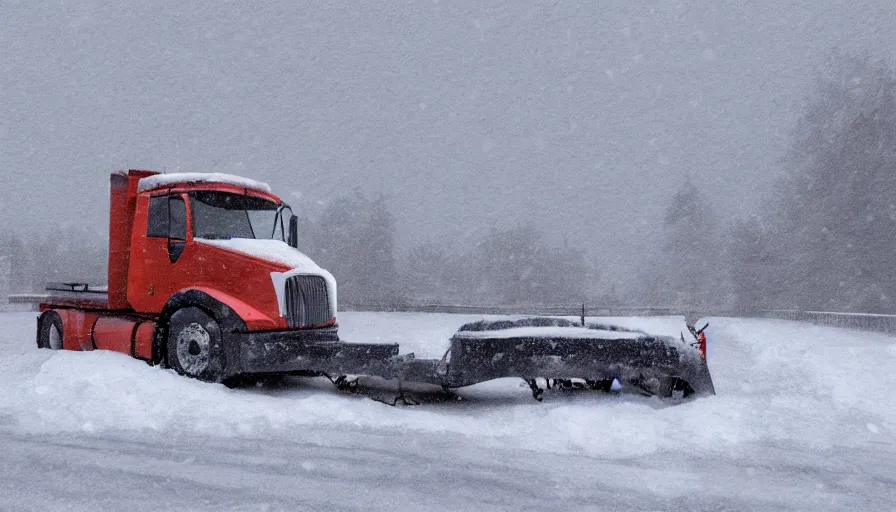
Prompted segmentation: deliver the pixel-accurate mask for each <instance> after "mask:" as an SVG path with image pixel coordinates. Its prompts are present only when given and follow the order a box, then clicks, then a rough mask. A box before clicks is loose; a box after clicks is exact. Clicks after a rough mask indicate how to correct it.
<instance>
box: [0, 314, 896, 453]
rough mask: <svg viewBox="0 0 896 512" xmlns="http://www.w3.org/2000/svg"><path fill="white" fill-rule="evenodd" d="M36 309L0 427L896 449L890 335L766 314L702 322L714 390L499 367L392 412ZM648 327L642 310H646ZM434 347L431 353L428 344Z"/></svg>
mask: <svg viewBox="0 0 896 512" xmlns="http://www.w3.org/2000/svg"><path fill="white" fill-rule="evenodd" d="M481 318H482V316H472V315H431V314H408V313H404V314H396V313H392V314H380V313H342V314H341V315H340V324H341V326H342V330H343V332H344V336H346V337H348V338H349V339H353V340H357V341H374V340H377V339H378V340H381V341H383V342H391V341H398V342H402V348H403V350H402V352H408V351H411V350H414V349H418V350H420V351H421V352H423V353H424V354H423V355H427V354H426V352H427V351H430V352H433V353H437V352H438V350H434V349H433V346H435V345H438V346H439V347H440V348H439V350H441V347H443V346H444V343H445V342H446V340H447V338H448V337H450V336H451V335H452V334H453V333H454V331H455V330H456V329H457V327H459V326H460V325H461V324H463V323H466V322H468V321H471V319H472V320H478V319H481ZM33 321H34V314H0V325H2V327H0V349H2V351H3V352H2V353H3V354H4V357H3V358H2V359H0V386H3V387H4V392H3V393H2V394H0V428H10V429H14V430H17V431H25V432H32V433H57V434H58V433H65V432H78V433H82V434H83V435H103V433H127V432H163V433H166V435H168V434H170V435H177V434H178V433H183V434H189V435H196V434H200V435H209V436H219V437H225V438H228V437H240V438H253V439H254V438H258V439H269V438H278V437H280V438H290V439H295V437H296V436H301V432H303V431H307V429H315V430H325V429H331V428H365V429H373V430H382V431H390V432H396V433H397V432H401V433H403V434H402V435H411V433H412V432H414V431H422V432H431V433H433V432H434V433H442V432H450V433H455V434H460V435H464V436H475V437H476V438H477V439H479V440H480V441H481V442H483V443H485V444H486V445H488V444H490V443H491V444H495V445H500V446H504V447H511V446H512V447H516V448H520V449H525V450H532V451H539V452H554V453H571V452H575V453H587V454H592V455H595V456H599V457H603V458H626V457H633V456H639V455H645V454H651V453H656V452H667V451H674V452H687V453H691V452H694V451H698V452H717V451H722V452H725V453H727V454H731V453H744V454H748V453H749V451H750V446H752V445H753V444H754V443H769V442H778V443H784V444H785V445H788V444H790V445H800V446H810V447H813V448H819V449H825V448H830V447H850V446H866V447H867V446H876V447H886V449H889V450H891V451H892V450H894V449H896V448H894V444H896V442H894V436H896V403H894V401H893V400H892V397H891V390H892V389H894V386H896V374H894V372H892V370H891V369H892V367H893V364H894V362H896V339H894V338H890V337H887V336H882V335H877V334H868V333H857V332H850V331H844V330H838V329H830V328H822V327H814V326H804V325H801V324H794V323H788V322H780V321H769V320H731V319H712V320H711V326H710V329H709V330H708V338H709V343H710V348H711V354H714V356H711V357H710V361H709V364H710V369H711V371H712V372H713V377H714V380H715V385H716V390H717V392H718V395H717V396H715V397H708V398H701V399H698V400H694V401H690V402H686V403H682V404H678V405H669V403H668V402H663V401H660V400H659V399H655V398H643V397H639V396H630V395H622V396H617V395H604V394H599V393H563V392H556V393H548V395H547V396H546V399H545V402H544V403H537V402H534V401H533V400H532V399H531V397H530V394H529V390H528V388H527V387H525V385H523V384H522V383H521V382H519V381H516V380H513V379H506V380H498V381H492V382H489V383H484V384H481V385H477V386H473V387H471V388H468V389H466V390H463V391H461V393H460V394H461V395H462V396H464V397H465V398H466V400H464V401H461V402H456V403H454V402H452V403H433V404H428V405H424V406H420V407H413V408H401V407H399V408H393V407H389V406H386V405H383V404H381V403H378V402H375V401H372V400H369V399H366V398H363V397H360V396H354V395H344V394H340V393H337V392H335V391H333V390H332V388H331V387H330V386H329V384H328V383H326V382H325V381H322V380H321V379H317V380H314V379H299V380H296V381H295V382H294V383H291V384H289V385H287V386H286V387H283V388H271V389H268V388H254V389H248V390H247V389H237V390H231V389H227V388H225V387H224V386H220V385H214V384H205V383H201V382H196V381H192V380H189V379H185V378H182V377H179V376H177V375H175V374H174V373H173V372H172V371H169V370H163V369H160V368H158V367H150V366H147V365H146V364H145V363H143V362H140V361H137V360H134V359H131V358H129V357H127V356H124V355H120V354H115V353H108V352H100V351H95V352H89V353H77V352H50V351H47V350H38V349H36V348H35V346H34V342H33V332H34V324H33ZM647 323H649V322H647ZM437 355H438V356H441V353H438V354H437Z"/></svg>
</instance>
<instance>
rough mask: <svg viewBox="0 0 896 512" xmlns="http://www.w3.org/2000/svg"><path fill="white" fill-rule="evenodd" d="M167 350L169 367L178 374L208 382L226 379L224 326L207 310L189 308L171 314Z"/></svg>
mask: <svg viewBox="0 0 896 512" xmlns="http://www.w3.org/2000/svg"><path fill="white" fill-rule="evenodd" d="M167 349H168V366H170V367H171V368H174V370H175V371H176V372H177V373H179V374H181V375H186V376H188V377H192V378H194V379H198V380H203V381H206V382H221V381H222V380H223V378H224V346H223V337H222V335H221V328H220V326H219V325H218V322H216V321H215V319H214V318H212V317H211V316H209V315H208V314H206V313H205V312H204V311H203V310H201V309H199V308H194V307H188V308H183V309H179V310H177V311H175V312H174V314H173V315H171V320H170V321H169V327H168V345H167Z"/></svg>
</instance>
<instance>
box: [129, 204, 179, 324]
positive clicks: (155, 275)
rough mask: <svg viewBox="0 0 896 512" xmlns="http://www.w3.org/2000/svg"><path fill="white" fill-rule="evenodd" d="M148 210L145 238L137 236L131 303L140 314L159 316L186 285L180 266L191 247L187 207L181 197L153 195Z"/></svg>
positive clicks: (139, 234)
mask: <svg viewBox="0 0 896 512" xmlns="http://www.w3.org/2000/svg"><path fill="white" fill-rule="evenodd" d="M146 211H147V217H146V230H145V232H144V233H145V236H141V235H143V233H139V232H135V233H134V237H133V240H134V242H136V243H132V249H131V250H132V251H135V250H136V253H132V254H131V258H130V262H131V264H130V269H129V272H128V276H129V279H128V302H130V303H131V306H132V307H133V308H134V309H135V310H137V311H141V312H147V313H158V312H159V311H161V309H162V306H164V305H165V302H166V301H167V300H168V297H170V296H171V294H173V293H174V292H176V291H178V290H179V289H180V288H181V287H182V286H183V282H184V281H183V275H182V274H183V273H184V269H183V268H181V267H182V266H183V265H179V264H178V263H179V262H180V261H181V256H183V252H184V250H185V249H186V247H187V237H188V233H189V231H188V229H187V228H188V226H187V204H186V201H185V200H184V198H183V197H182V196H181V195H180V194H166V195H159V196H153V197H150V198H149V205H148V208H147V210H146Z"/></svg>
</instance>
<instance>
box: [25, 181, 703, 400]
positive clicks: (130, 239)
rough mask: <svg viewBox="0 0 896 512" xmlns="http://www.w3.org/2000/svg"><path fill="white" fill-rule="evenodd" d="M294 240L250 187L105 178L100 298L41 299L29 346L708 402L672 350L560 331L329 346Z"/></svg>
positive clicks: (546, 326) (63, 290)
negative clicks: (418, 348)
mask: <svg viewBox="0 0 896 512" xmlns="http://www.w3.org/2000/svg"><path fill="white" fill-rule="evenodd" d="M297 236H298V225H297V219H296V216H295V215H293V213H292V210H291V209H290V207H289V206H288V205H286V204H285V203H284V202H283V201H281V200H280V199H279V198H278V197H277V196H275V195H274V194H272V193H271V191H270V189H269V188H268V186H267V185H265V184H263V183H258V182H255V181H252V180H248V179H245V178H241V177H237V176H230V175H226V174H200V173H183V174H158V173H154V172H151V171H142V170H131V171H127V172H117V173H114V174H112V176H111V187H110V204H109V267H108V274H109V275H108V279H109V280H108V286H107V287H106V288H105V289H102V288H100V289H91V288H90V286H89V285H86V284H78V283H67V284H66V285H65V286H62V287H58V286H57V287H53V288H52V289H49V291H50V294H48V295H47V296H46V298H45V299H44V301H43V302H42V303H41V304H40V310H41V312H42V314H41V315H40V317H39V318H38V322H37V345H38V346H39V347H42V348H49V349H69V350H94V349H100V350H114V351H117V352H123V353H125V354H130V355H131V356H133V357H135V358H138V359H142V360H144V361H147V362H149V363H151V364H165V365H167V366H168V367H170V368H173V369H174V370H176V371H177V372H178V373H180V374H183V375H187V376H190V377H193V378H196V379H200V380H205V381H211V382H222V381H226V380H229V379H234V378H238V377H245V376H252V375H261V374H284V373H289V374H305V375H338V376H344V375H376V376H381V377H385V378H389V379H393V378H394V379H399V380H400V381H416V382H425V383H431V384H438V385H441V386H443V387H445V388H453V387H461V386H466V385H470V384H474V383H476V382H481V381H485V380H490V379H494V378H498V377H521V378H524V379H526V380H527V381H528V382H529V384H530V386H531V387H532V392H533V394H534V395H535V396H536V398H540V395H541V391H540V388H539V387H538V385H537V381H536V378H537V377H546V378H547V377H550V378H554V379H560V380H561V381H564V380H567V379H572V378H582V379H585V380H586V381H588V382H592V383H595V386H596V387H603V388H606V387H607V384H606V383H607V382H609V381H611V380H612V379H613V378H618V379H620V382H623V381H626V382H637V383H638V385H639V387H641V388H642V389H649V390H651V392H654V393H656V394H660V395H670V394H673V393H674V392H675V391H681V392H683V394H691V393H697V394H702V393H712V392H714V391H713V389H712V380H711V378H710V376H709V370H708V368H707V367H706V361H705V359H704V358H703V357H701V354H700V352H699V351H698V350H697V349H696V348H694V347H692V346H690V345H689V344H688V343H685V341H684V339H683V338H682V340H681V341H680V342H679V341H678V340H672V339H665V338H660V337H655V336H649V335H647V334H645V333H641V332H630V331H625V330H624V329H618V328H608V327H607V326H595V325H581V324H578V325H576V324H573V323H572V322H570V321H567V320H562V319H546V318H523V319H519V320H516V321H498V322H477V323H473V324H468V325H466V326H463V327H461V329H460V330H459V331H458V332H457V334H455V335H454V336H453V337H452V338H451V340H450V346H449V348H448V351H447V352H446V354H445V357H443V358H442V359H440V360H433V359H417V358H415V357H414V356H413V354H406V355H399V348H398V345H397V344H368V343H347V342H344V341H341V340H340V339H339V336H338V334H337V323H336V304H337V303H336V299H337V296H336V281H335V280H334V278H333V276H332V275H330V273H329V272H327V271H326V270H324V269H322V268H320V267H319V266H317V265H316V264H315V263H314V262H313V261H311V259H309V258H308V257H306V256H305V255H303V254H302V253H301V252H299V251H298V250H297V249H296V246H297ZM651 383H652V384H651Z"/></svg>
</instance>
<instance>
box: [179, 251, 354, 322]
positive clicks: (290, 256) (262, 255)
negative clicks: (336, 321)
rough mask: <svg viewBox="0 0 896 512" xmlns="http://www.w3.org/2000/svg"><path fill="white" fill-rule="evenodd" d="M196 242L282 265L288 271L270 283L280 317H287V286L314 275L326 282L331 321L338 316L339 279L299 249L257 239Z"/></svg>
mask: <svg viewBox="0 0 896 512" xmlns="http://www.w3.org/2000/svg"><path fill="white" fill-rule="evenodd" d="M193 240H194V241H195V242H198V243H201V244H206V245H211V246H214V247H217V248H219V249H224V250H227V251H232V252H235V253H238V254H244V255H246V256H251V257H253V258H257V259H259V260H262V261H267V262H270V263H274V264H276V265H282V266H285V267H287V268H288V269H289V270H287V271H285V272H271V281H272V282H273V284H274V290H275V292H276V293H277V302H278V303H279V305H280V314H281V315H285V314H286V298H285V288H286V287H285V283H286V280H287V279H288V278H290V277H292V276H297V275H314V276H321V277H323V278H324V280H325V281H326V282H327V294H328V296H329V302H330V314H331V317H335V316H336V304H337V302H336V279H335V278H334V277H333V275H332V274H330V273H329V272H328V271H326V270H324V269H323V268H321V267H320V266H318V264H317V263H315V262H314V260H312V259H311V258H309V257H308V256H306V255H305V254H303V253H302V252H301V251H299V250H298V249H295V248H293V247H290V245H289V244H287V243H286V242H283V241H281V240H264V239H262V240H256V239H254V238H231V239H229V240H209V239H207V238H198V237H197V238H194V239H193Z"/></svg>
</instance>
